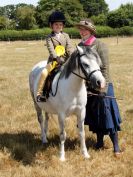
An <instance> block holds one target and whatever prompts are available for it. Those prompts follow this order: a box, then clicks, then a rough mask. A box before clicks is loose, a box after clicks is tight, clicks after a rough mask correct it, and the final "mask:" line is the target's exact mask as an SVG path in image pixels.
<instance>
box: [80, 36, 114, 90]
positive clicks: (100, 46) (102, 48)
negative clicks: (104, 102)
mask: <svg viewBox="0 0 133 177" xmlns="http://www.w3.org/2000/svg"><path fill="white" fill-rule="evenodd" d="M91 38H92V39H91V40H90V39H87V40H86V41H81V42H80V43H79V44H78V45H80V46H86V48H91V49H92V50H95V51H96V52H97V54H98V55H99V57H100V58H101V62H102V65H101V66H100V69H101V72H102V74H103V76H104V78H105V80H106V87H105V90H104V91H105V92H106V91H107V89H108V83H109V82H111V78H110V75H109V58H108V49H107V46H106V45H105V44H104V43H103V42H101V41H99V40H98V39H96V38H95V37H94V36H91Z"/></svg>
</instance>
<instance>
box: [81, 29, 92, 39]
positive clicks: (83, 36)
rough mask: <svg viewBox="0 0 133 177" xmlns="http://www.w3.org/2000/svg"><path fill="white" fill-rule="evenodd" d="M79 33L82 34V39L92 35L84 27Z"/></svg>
mask: <svg viewBox="0 0 133 177" xmlns="http://www.w3.org/2000/svg"><path fill="white" fill-rule="evenodd" d="M79 33H80V35H81V37H82V38H85V37H86V36H89V35H91V32H90V31H89V30H88V29H86V28H84V27H79Z"/></svg>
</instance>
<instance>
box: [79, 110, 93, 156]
mask: <svg viewBox="0 0 133 177" xmlns="http://www.w3.org/2000/svg"><path fill="white" fill-rule="evenodd" d="M84 117H85V111H82V112H81V116H77V122H78V129H79V136H80V145H81V152H82V154H83V155H84V157H85V158H90V155H89V154H88V152H87V148H86V143H85V131H84Z"/></svg>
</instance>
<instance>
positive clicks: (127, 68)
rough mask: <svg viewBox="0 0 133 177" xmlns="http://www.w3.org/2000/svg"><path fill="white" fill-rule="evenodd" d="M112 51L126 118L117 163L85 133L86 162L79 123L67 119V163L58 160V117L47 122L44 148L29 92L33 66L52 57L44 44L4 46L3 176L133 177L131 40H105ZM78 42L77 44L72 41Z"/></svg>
mask: <svg viewBox="0 0 133 177" xmlns="http://www.w3.org/2000/svg"><path fill="white" fill-rule="evenodd" d="M101 40H102V41H104V42H105V43H106V44H107V45H108V47H109V50H110V72H111V77H112V80H113V83H114V87H115V93H116V97H117V98H121V99H122V100H119V99H118V100H117V101H118V104H119V108H120V112H121V116H122V120H123V123H122V124H121V127H122V131H121V132H119V144H120V147H121V148H124V149H125V151H124V153H123V155H122V156H121V158H119V159H116V158H115V157H114V155H113V148H112V144H111V142H110V139H109V137H108V136H106V137H105V144H106V145H107V146H108V147H109V148H108V149H105V150H100V151H96V150H95V149H94V147H93V146H94V144H95V142H96V139H95V135H93V134H92V133H91V132H89V131H88V127H85V132H86V144H87V148H88V151H89V153H90V155H91V158H90V159H89V160H85V159H83V158H82V156H81V154H80V148H79V139H78V134H77V128H76V119H75V117H73V119H67V120H66V132H67V141H66V144H65V148H66V159H67V160H66V161H65V162H63V163H61V162H60V161H59V158H58V152H59V136H58V133H59V131H58V123H57V118H56V117H55V118H54V119H50V121H49V137H48V139H49V143H48V145H47V146H42V144H41V140H40V127H39V124H38V121H37V117H36V113H35V110H34V106H33V102H32V99H31V96H30V92H29V86H28V75H29V72H30V70H31V68H32V67H33V65H34V64H36V63H37V62H39V61H40V60H43V59H46V58H47V57H48V52H47V49H46V46H44V42H43V41H18V42H0V177H132V176H133V38H131V37H130V38H119V41H118V44H117V39H116V38H104V39H101ZM73 43H74V44H75V43H76V44H77V43H78V40H73Z"/></svg>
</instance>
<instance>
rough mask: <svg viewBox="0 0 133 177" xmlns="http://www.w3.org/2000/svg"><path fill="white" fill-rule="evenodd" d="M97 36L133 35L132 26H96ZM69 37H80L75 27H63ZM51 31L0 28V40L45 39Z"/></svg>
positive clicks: (46, 29)
mask: <svg viewBox="0 0 133 177" xmlns="http://www.w3.org/2000/svg"><path fill="white" fill-rule="evenodd" d="M96 28H97V35H96V36H97V37H99V38H100V37H110V36H116V35H120V36H121V35H122V36H123V35H125V36H131V35H133V27H129V26H125V27H122V28H115V29H113V28H111V27H108V26H97V27H96ZM64 31H65V32H67V33H68V34H69V35H70V37H71V38H80V35H79V32H78V30H77V29H75V28H65V29H64ZM50 32H51V29H50V28H44V29H36V30H21V31H17V30H2V31H0V40H1V41H8V40H10V41H15V40H40V39H45V37H46V36H47V35H48V34H49V33H50Z"/></svg>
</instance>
